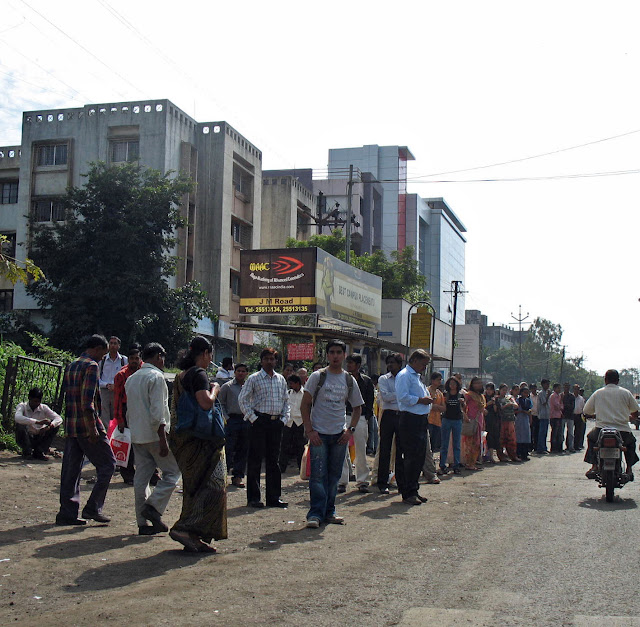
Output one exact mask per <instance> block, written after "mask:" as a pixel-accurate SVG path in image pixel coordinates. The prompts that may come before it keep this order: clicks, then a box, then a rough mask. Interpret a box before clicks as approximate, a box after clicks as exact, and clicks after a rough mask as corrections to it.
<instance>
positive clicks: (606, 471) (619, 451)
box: [593, 428, 633, 503]
mask: <svg viewBox="0 0 640 627" xmlns="http://www.w3.org/2000/svg"><path fill="white" fill-rule="evenodd" d="M593 450H594V452H595V453H596V455H597V460H598V470H597V474H596V477H594V478H595V480H596V481H598V484H599V487H600V488H604V489H605V496H606V499H607V503H611V502H612V501H613V493H614V490H615V489H616V488H622V487H623V486H624V485H625V484H626V483H628V482H629V481H633V474H632V473H630V472H629V473H627V472H626V461H625V457H624V452H625V451H626V450H627V447H626V446H625V445H624V443H623V441H622V436H621V435H620V432H619V431H618V430H617V429H611V428H603V429H601V430H600V433H599V435H598V441H597V443H596V446H594V447H593Z"/></svg>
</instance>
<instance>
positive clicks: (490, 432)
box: [484, 383, 509, 464]
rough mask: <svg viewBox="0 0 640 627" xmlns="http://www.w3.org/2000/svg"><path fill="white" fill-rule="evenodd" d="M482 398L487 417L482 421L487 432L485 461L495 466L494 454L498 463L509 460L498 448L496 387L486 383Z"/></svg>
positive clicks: (498, 431) (498, 428) (498, 425)
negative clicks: (484, 400) (485, 406)
mask: <svg viewBox="0 0 640 627" xmlns="http://www.w3.org/2000/svg"><path fill="white" fill-rule="evenodd" d="M484 397H485V399H486V401H487V415H486V416H485V419H484V422H485V426H486V430H487V457H486V460H487V461H488V462H489V463H490V464H495V463H496V459H495V457H494V456H493V453H494V452H495V453H496V454H497V455H498V461H501V462H506V461H508V459H509V458H508V457H507V456H506V455H505V454H504V453H503V452H502V447H501V446H500V415H499V414H498V404H497V402H496V386H495V385H494V384H493V383H487V385H486V387H485V390H484Z"/></svg>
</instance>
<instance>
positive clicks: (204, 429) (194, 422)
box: [176, 390, 225, 444]
mask: <svg viewBox="0 0 640 627" xmlns="http://www.w3.org/2000/svg"><path fill="white" fill-rule="evenodd" d="M177 415H178V424H177V425H176V433H188V434H190V435H192V436H194V437H196V438H200V439H201V440H222V443H223V444H224V439H225V432H224V417H223V415H222V409H221V407H220V403H219V402H218V400H217V399H216V401H215V403H214V404H213V406H212V407H211V408H210V409H202V407H200V405H199V404H198V401H196V399H195V397H194V396H192V395H191V394H190V393H189V392H187V391H186V390H183V391H182V393H181V394H180V398H179V399H178V407H177Z"/></svg>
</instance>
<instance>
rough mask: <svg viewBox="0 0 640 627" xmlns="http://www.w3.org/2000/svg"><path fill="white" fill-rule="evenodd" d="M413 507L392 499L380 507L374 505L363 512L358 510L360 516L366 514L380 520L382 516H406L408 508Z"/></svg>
mask: <svg viewBox="0 0 640 627" xmlns="http://www.w3.org/2000/svg"><path fill="white" fill-rule="evenodd" d="M398 498H400V497H398ZM413 507H414V505H407V504H406V503H403V502H402V501H398V500H397V499H394V500H392V501H389V502H388V503H387V504H386V505H383V506H381V507H376V508H375V509H367V510H365V511H364V512H360V516H366V517H367V518H372V519H374V520H381V519H383V518H394V517H395V516H406V515H407V514H408V513H409V510H410V509H412V508H413Z"/></svg>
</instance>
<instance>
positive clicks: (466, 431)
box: [462, 418, 478, 437]
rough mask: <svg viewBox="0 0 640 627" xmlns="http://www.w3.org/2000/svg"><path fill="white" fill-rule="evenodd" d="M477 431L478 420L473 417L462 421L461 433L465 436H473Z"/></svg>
mask: <svg viewBox="0 0 640 627" xmlns="http://www.w3.org/2000/svg"><path fill="white" fill-rule="evenodd" d="M477 433H478V421H477V420H476V419H475V418H473V419H472V420H469V422H463V423H462V435H464V436H467V437H473V436H474V435H476V434H477Z"/></svg>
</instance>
